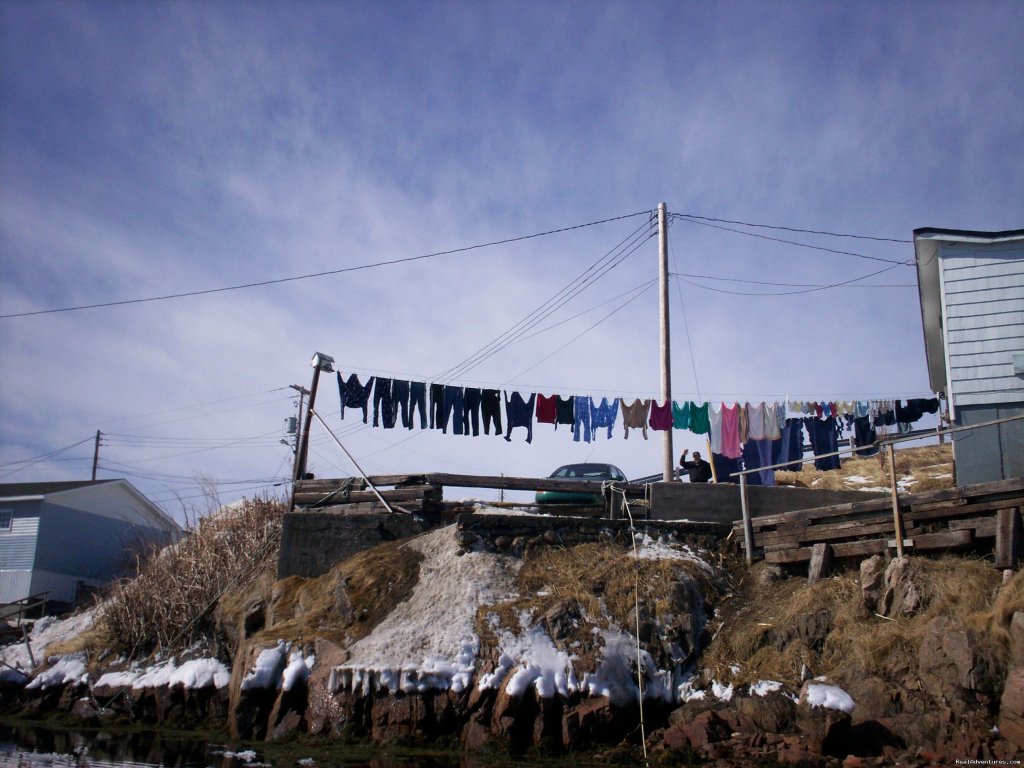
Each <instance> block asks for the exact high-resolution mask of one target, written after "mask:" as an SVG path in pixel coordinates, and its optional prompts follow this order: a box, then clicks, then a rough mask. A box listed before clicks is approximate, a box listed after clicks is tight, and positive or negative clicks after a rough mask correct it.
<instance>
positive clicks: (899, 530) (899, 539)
mask: <svg viewBox="0 0 1024 768" xmlns="http://www.w3.org/2000/svg"><path fill="white" fill-rule="evenodd" d="M889 492H890V494H891V495H892V524H893V528H895V530H896V557H903V518H902V517H901V516H900V497H899V494H898V493H897V492H896V446H894V445H893V444H892V443H889Z"/></svg>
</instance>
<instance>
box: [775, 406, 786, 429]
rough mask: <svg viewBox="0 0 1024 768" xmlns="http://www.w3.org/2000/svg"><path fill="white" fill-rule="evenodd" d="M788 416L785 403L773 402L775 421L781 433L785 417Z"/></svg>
mask: <svg viewBox="0 0 1024 768" xmlns="http://www.w3.org/2000/svg"><path fill="white" fill-rule="evenodd" d="M787 418H789V417H788V416H787V415H786V404H785V403H776V404H775V422H776V425H777V427H778V430H779V433H780V434H781V432H782V428H783V427H784V426H786V419H787Z"/></svg>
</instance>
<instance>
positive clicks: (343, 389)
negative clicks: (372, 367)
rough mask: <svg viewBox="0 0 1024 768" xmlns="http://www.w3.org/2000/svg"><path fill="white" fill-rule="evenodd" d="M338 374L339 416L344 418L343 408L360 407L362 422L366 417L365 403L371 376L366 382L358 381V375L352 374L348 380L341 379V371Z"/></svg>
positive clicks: (371, 383)
mask: <svg viewBox="0 0 1024 768" xmlns="http://www.w3.org/2000/svg"><path fill="white" fill-rule="evenodd" d="M337 374H338V393H339V394H340V396H341V418H343V419H344V418H345V408H361V409H362V411H363V424H365V423H366V419H367V408H366V405H367V403H368V402H369V400H370V389H371V388H372V387H373V377H372V376H371V377H370V379H369V381H367V382H366V384H360V383H359V376H357V375H356V374H354V373H353V374H352V375H351V376H349V377H348V381H343V380H342V378H341V371H338V372H337Z"/></svg>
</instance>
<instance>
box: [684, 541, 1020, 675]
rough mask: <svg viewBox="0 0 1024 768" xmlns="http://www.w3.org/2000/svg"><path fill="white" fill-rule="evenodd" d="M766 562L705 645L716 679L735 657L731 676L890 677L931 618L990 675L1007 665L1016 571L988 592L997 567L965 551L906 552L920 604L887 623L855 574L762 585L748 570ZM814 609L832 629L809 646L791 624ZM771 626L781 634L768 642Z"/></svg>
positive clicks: (910, 666)
mask: <svg viewBox="0 0 1024 768" xmlns="http://www.w3.org/2000/svg"><path fill="white" fill-rule="evenodd" d="M766 567H767V566H766V565H765V564H763V563H760V564H758V565H755V566H754V568H752V569H751V570H750V571H748V573H747V576H746V578H745V582H744V584H743V594H742V596H741V597H739V598H738V600H737V602H736V604H735V605H734V606H731V609H730V610H729V611H724V612H723V617H722V618H724V625H723V626H722V627H721V629H720V631H718V634H717V636H716V638H715V640H714V641H713V642H712V644H711V646H710V647H709V648H708V650H707V651H706V652H705V655H704V658H703V660H702V663H703V665H704V666H705V667H707V668H709V669H711V670H712V672H714V673H715V674H716V675H717V676H718V677H719V679H723V676H724V677H725V678H728V677H730V673H729V672H728V671H727V670H728V667H729V666H730V665H732V664H738V665H739V666H740V671H739V673H738V674H737V675H735V676H734V677H733V679H734V680H735V682H737V683H750V682H754V681H756V680H761V679H772V680H780V681H782V682H787V683H790V684H794V685H795V684H797V683H798V682H799V676H800V671H801V665H802V664H806V665H807V667H808V668H809V669H810V670H811V671H812V672H813V673H814V674H824V675H829V676H831V677H834V678H836V679H842V678H844V677H846V678H849V677H851V676H856V675H864V676H868V675H872V676H878V677H882V678H888V679H891V680H894V681H898V680H900V679H901V678H902V677H904V676H906V675H908V674H909V675H911V676H914V675H916V670H917V654H918V648H919V647H920V643H921V638H922V636H923V634H924V631H925V627H926V626H927V625H928V623H929V622H930V621H931V620H932V619H934V618H935V617H937V616H947V617H949V618H950V619H951V620H952V622H953V624H954V625H955V626H958V627H961V628H964V629H969V630H971V631H972V632H973V633H974V637H975V643H976V647H977V652H978V655H979V663H980V664H981V665H982V666H985V667H987V668H988V669H989V670H990V672H991V673H992V674H994V675H999V674H1001V671H1002V670H1004V669H1005V665H1006V659H1007V650H1008V643H1009V634H1008V632H1007V627H1008V626H1009V621H1010V618H1011V617H1012V615H1013V612H1014V611H1015V610H1021V609H1024V575H1022V574H1021V573H1019V572H1018V573H1017V574H1016V575H1015V577H1014V579H1013V581H1011V582H1010V584H1008V585H1006V586H1005V587H1003V588H1002V589H1001V590H999V591H998V592H997V591H996V590H997V588H998V587H999V584H1000V580H1001V573H1000V572H999V571H997V570H995V569H993V568H992V566H991V564H990V563H987V562H985V561H983V560H979V559H973V558H962V557H951V556H948V557H944V558H942V559H938V560H932V559H928V558H924V557H920V558H914V560H913V567H914V568H915V569H916V570H917V574H918V575H917V576H916V578H915V583H916V584H917V586H918V587H919V589H921V591H922V593H923V594H922V598H923V600H922V602H923V607H922V609H921V610H920V611H919V613H917V614H916V615H915V616H913V617H911V618H900V619H897V620H895V621H892V620H886V619H883V618H879V617H877V616H873V615H868V614H867V613H866V611H865V610H864V608H863V605H862V600H861V591H860V582H859V578H858V577H857V575H856V572H849V573H845V574H840V575H838V576H835V577H833V578H831V579H826V580H823V581H820V582H817V583H815V584H810V583H808V582H807V581H806V580H805V579H803V578H800V577H794V578H790V579H784V580H782V581H778V582H770V583H763V582H761V581H759V579H758V578H757V576H758V571H759V570H761V569H763V568H766ZM818 611H825V612H827V613H828V615H829V619H830V624H831V629H830V631H829V632H828V635H827V637H826V639H825V642H824V644H823V647H821V648H820V649H817V650H816V649H814V648H811V647H809V646H808V645H807V644H806V643H804V642H802V641H801V640H800V639H799V637H798V636H797V629H796V628H797V625H798V623H799V621H800V620H801V618H802V617H806V616H808V615H810V614H813V613H815V612H818ZM725 614H727V615H725ZM773 633H774V636H775V637H778V636H780V635H781V636H783V637H786V638H789V641H788V642H784V643H775V644H774V645H773V644H772V643H771V641H772V639H773ZM779 645H781V646H782V647H781V649H780V648H779V647H778V646H779Z"/></svg>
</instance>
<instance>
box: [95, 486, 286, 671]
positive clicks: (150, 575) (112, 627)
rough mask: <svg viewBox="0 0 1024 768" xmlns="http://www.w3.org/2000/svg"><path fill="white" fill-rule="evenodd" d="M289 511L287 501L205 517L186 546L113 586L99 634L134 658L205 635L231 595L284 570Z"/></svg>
mask: <svg viewBox="0 0 1024 768" xmlns="http://www.w3.org/2000/svg"><path fill="white" fill-rule="evenodd" d="M283 513H284V506H283V505H282V504H281V503H280V502H277V501H271V500H266V499H253V500H246V501H244V502H243V503H242V504H241V505H239V506H237V507H231V508H226V509H223V510H222V511H220V512H219V513H217V514H215V515H210V516H208V517H205V518H202V519H201V520H200V521H199V524H198V525H197V526H196V528H195V529H194V530H192V531H191V532H190V533H189V534H188V535H187V536H185V537H184V538H183V539H182V540H181V541H180V542H178V544H176V545H174V546H171V547H167V548H165V549H164V550H162V551H161V552H159V553H156V554H154V555H153V556H151V557H150V558H148V559H147V560H145V561H141V560H140V562H139V573H138V575H137V576H136V577H135V578H132V579H124V580H122V581H119V582H117V583H116V584H114V586H113V587H111V589H110V590H109V592H108V593H107V594H106V595H104V596H103V598H102V602H101V603H100V605H99V610H100V613H99V620H98V625H99V629H98V631H99V632H100V633H102V634H103V635H104V636H105V637H106V638H107V639H108V640H109V642H110V644H111V646H112V648H113V650H115V651H116V652H120V653H124V654H126V655H128V656H130V657H134V656H139V655H145V654H147V653H149V652H151V651H153V650H156V649H158V648H159V649H164V650H171V651H173V650H178V649H181V648H184V647H186V646H188V645H190V644H192V643H193V642H195V641H196V640H198V639H200V638H202V637H204V636H205V635H207V634H208V632H209V630H210V628H211V626H212V614H213V608H214V606H215V605H216V603H217V601H218V599H219V598H220V597H221V595H222V594H223V593H224V592H225V591H227V590H228V589H230V588H232V587H235V586H237V585H238V584H239V583H242V582H248V581H252V580H256V579H259V578H260V576H261V574H264V573H268V572H270V571H272V570H273V569H275V568H276V567H277V553H278V545H279V541H280V534H281V517H282V515H283Z"/></svg>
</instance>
